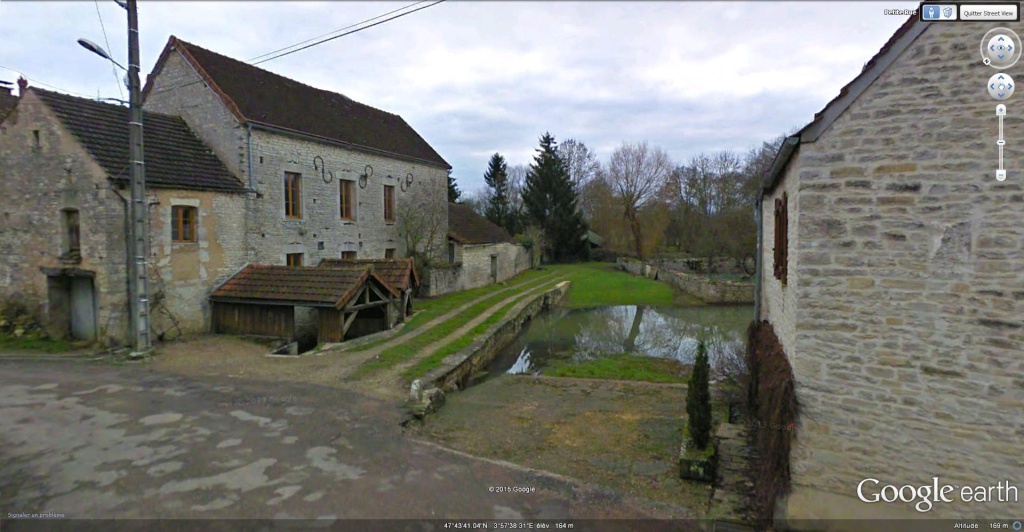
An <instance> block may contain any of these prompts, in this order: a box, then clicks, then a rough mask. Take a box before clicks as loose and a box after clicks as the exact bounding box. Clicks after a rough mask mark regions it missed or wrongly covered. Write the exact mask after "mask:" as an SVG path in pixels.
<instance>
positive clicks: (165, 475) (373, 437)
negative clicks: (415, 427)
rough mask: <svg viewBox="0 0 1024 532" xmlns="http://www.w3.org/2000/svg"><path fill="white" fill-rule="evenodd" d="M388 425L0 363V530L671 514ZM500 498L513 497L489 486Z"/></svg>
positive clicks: (293, 389) (264, 395)
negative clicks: (145, 522)
mask: <svg viewBox="0 0 1024 532" xmlns="http://www.w3.org/2000/svg"><path fill="white" fill-rule="evenodd" d="M404 418H405V416H404V412H403V411H402V410H401V407H400V405H395V404H390V403H386V402H381V401H380V400H376V399H371V398H368V397H365V396H362V395H360V394H358V393H356V392H353V391H347V390H341V389H336V388H326V387H316V386H309V385H297V384H288V383H261V382H251V381H244V382H243V381H236V380H231V381H228V382H223V381H222V382H215V381H213V380H203V379H194V378H186V377H182V376H175V375H169V374H160V373H156V372H154V371H153V370H152V369H149V368H146V367H144V366H137V365H126V366H114V365H110V364H103V363H97V362H86V361H25V360H3V359H2V358H0V531H3V532H7V531H9V530H10V531H14V530H28V529H30V526H35V527H36V528H35V529H39V530H42V529H51V528H50V527H44V528H39V525H42V524H43V523H42V522H40V521H39V520H32V519H28V518H25V517H19V516H22V515H24V514H44V513H46V512H52V513H54V514H62V515H63V516H64V518H65V519H196V518H201V519H288V518H292V519H299V518H301V519H320V521H319V522H320V523H342V522H346V521H344V520H349V519H424V520H426V519H440V520H454V519H458V520H485V519H486V520H494V519H525V520H537V519H591V518H644V517H669V516H672V515H673V514H676V510H678V509H672V508H670V507H665V506H659V505H654V504H649V503H647V502H646V501H638V500H635V499H632V500H631V499H625V498H622V497H619V496H617V495H615V494H614V493H609V492H607V491H603V490H600V489H596V488H593V487H590V486H583V485H580V484H578V483H575V482H573V481H571V480H568V479H560V478H556V477H554V476H550V475H546V474H543V473H539V472H533V471H529V470H524V469H522V468H517V467H515V466H511V465H508V464H503V463H500V462H494V461H487V460H481V459H476V458H473V457H470V456H466V455H460V454H458V453H454V452H451V451H448V450H446V449H443V448H440V447H437V446H434V445H432V444H429V443H425V442H421V441H418V440H415V439H413V438H411V437H409V436H407V435H405V433H404V430H403V428H402V427H401V425H400V423H401V421H402V420H403V419H404ZM492 488H497V490H492ZM508 488H518V489H520V490H525V492H515V493H498V492H496V491H498V490H505V489H508ZM57 521H58V520H50V521H47V523H48V524H49V525H56V523H57ZM438 523H439V522H433V525H431V526H428V527H427V528H437V527H436V526H434V525H437V524H438ZM77 528H80V527H76V529H77ZM234 528H237V527H234ZM245 528H249V527H245ZM575 529H577V530H579V529H581V527H580V526H576V527H575Z"/></svg>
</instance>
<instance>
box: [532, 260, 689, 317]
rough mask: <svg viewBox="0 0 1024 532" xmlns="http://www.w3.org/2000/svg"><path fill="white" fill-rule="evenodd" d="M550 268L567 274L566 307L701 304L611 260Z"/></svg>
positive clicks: (564, 304) (563, 304) (564, 303)
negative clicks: (617, 265) (628, 270)
mask: <svg viewBox="0 0 1024 532" xmlns="http://www.w3.org/2000/svg"><path fill="white" fill-rule="evenodd" d="M550 269H552V270H554V271H556V272H559V273H567V274H568V275H569V280H570V281H572V289H570V290H569V297H568V298H566V300H565V301H564V302H563V303H562V306H563V307H566V308H587V307H603V306H615V305H651V306H657V305H664V306H671V305H673V304H676V303H683V304H692V305H699V304H701V303H700V301H699V300H695V299H694V298H692V297H685V296H684V300H683V301H680V297H681V296H680V294H679V293H677V292H676V291H675V290H673V289H672V287H671V286H669V285H668V284H666V283H662V282H659V281H655V280H652V279H645V278H643V277H637V276H635V275H631V274H629V273H627V272H624V271H622V270H618V269H616V267H615V264H613V263H607V262H588V263H584V264H563V265H557V266H551V267H550Z"/></svg>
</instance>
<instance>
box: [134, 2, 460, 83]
mask: <svg viewBox="0 0 1024 532" xmlns="http://www.w3.org/2000/svg"><path fill="white" fill-rule="evenodd" d="M424 1H426V0H421V1H420V2H416V3H414V4H410V5H408V6H405V7H403V8H401V9H396V10H394V11H390V12H388V13H384V14H383V15H377V16H376V17H373V18H370V19H367V20H364V21H362V22H359V23H356V24H353V25H351V26H347V27H345V28H342V29H339V30H335V31H332V32H330V33H327V34H326V35H331V34H333V33H337V32H339V31H344V30H346V29H348V28H352V27H355V26H362V25H363V24H366V23H367V22H370V21H373V20H376V19H379V18H381V17H384V16H387V15H390V14H393V13H396V12H398V11H402V10H403V9H408V8H410V7H412V6H415V5H417V4H422V3H423V2H424ZM444 1H445V0H437V1H436V2H434V3H433V4H429V5H426V6H423V7H419V8H416V9H414V10H412V11H406V12H405V13H401V14H399V15H395V16H393V17H391V18H387V19H384V20H381V21H379V22H374V23H373V24H370V25H369V26H362V27H361V28H357V29H354V30H352V31H348V32H345V33H342V34H340V35H335V36H333V37H329V38H327V39H322V40H319V41H317V39H320V37H314V38H313V39H307V40H305V41H303V42H300V43H298V44H293V45H291V46H286V47H284V48H281V49H280V50H275V51H273V52H269V53H266V54H263V55H261V56H257V59H258V58H260V57H266V56H268V55H270V56H271V57H267V58H266V59H261V60H259V61H256V62H251V61H252V60H251V59H250V62H249V64H250V65H253V66H255V65H258V64H261V63H266V62H267V61H272V60H274V59H277V58H280V57H284V56H286V55H289V54H293V53H295V52H299V51H302V50H305V49H307V48H312V47H314V46H316V45H318V44H323V43H325V42H327V41H332V40H334V39H338V38H340V37H344V36H346V35H351V34H353V33H357V32H360V31H363V30H365V29H368V28H372V27H374V26H379V25H381V24H383V23H385V22H389V21H392V20H395V19H397V18H401V17H404V16H405V15H409V14H411V13H415V12H417V11H420V10H423V9H426V8H428V7H433V6H436V5H437V4H440V3H441V2H444ZM311 41H316V42H313V43H312V44H307V43H310V42H311ZM303 44H305V46H302V47H301V48H295V47H296V46H300V45H303ZM289 48H295V49H294V50H290V51H288V52H284V53H281V54H278V55H271V54H276V53H277V52H280V51H282V50H288V49H289ZM200 83H204V80H202V79H197V80H195V81H190V82H188V83H182V84H181V85H174V86H171V87H167V88H165V89H161V90H159V91H156V92H153V93H152V95H157V94H163V93H165V92H169V91H172V90H175V89H182V88H185V87H189V86H192V85H198V84H200Z"/></svg>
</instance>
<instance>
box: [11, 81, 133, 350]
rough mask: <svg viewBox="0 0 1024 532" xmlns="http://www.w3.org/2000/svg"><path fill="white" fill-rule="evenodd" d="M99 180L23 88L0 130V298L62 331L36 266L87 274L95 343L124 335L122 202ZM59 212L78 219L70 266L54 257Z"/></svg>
mask: <svg viewBox="0 0 1024 532" xmlns="http://www.w3.org/2000/svg"><path fill="white" fill-rule="evenodd" d="M36 134H38V139H39V141H38V144H37V143H36V140H35V139H36ZM105 175H106V174H105V172H104V171H103V170H102V168H100V167H99V166H98V165H97V164H96V163H95V162H94V161H93V160H92V158H91V157H90V156H89V154H88V153H86V152H85V150H84V149H83V148H82V147H81V146H80V145H79V144H78V142H77V140H75V138H74V136H73V135H72V134H71V133H70V132H69V131H68V130H66V129H65V128H64V126H63V125H62V124H61V123H60V121H59V120H57V118H56V116H54V115H53V113H52V112H51V111H50V110H49V109H48V108H47V107H46V106H45V105H44V104H43V103H42V102H41V101H40V100H39V99H38V98H37V97H36V96H35V94H33V92H32V91H31V89H30V90H28V91H26V92H25V94H24V96H23V97H22V100H21V101H20V102H19V105H18V107H17V109H16V110H15V111H13V112H12V113H11V114H10V115H8V116H7V118H6V120H5V121H4V122H3V123H2V125H0V176H2V178H0V198H3V200H2V207H0V299H5V298H17V299H20V300H22V301H24V302H26V303H28V304H29V305H30V306H32V307H33V308H34V309H35V310H36V312H37V313H38V314H39V315H40V317H42V318H43V319H47V320H49V318H53V319H54V320H55V321H56V322H60V323H64V324H65V325H66V322H67V317H66V316H57V315H56V314H57V313H60V314H64V313H66V312H67V310H68V309H67V308H57V307H56V306H54V307H53V308H51V307H50V305H51V303H50V298H49V297H48V296H49V294H48V289H47V276H46V275H45V274H44V273H43V271H42V270H41V268H75V269H79V270H84V271H87V272H92V273H93V274H94V278H93V289H94V297H95V304H96V317H97V320H96V321H97V328H98V339H99V340H100V341H101V342H104V343H119V342H121V341H123V340H125V339H126V338H127V334H128V319H127V313H128V307H127V305H128V298H127V290H128V285H127V275H126V273H125V272H126V269H127V262H126V247H125V241H126V239H125V231H126V225H125V224H126V218H125V208H126V207H125V205H126V204H125V203H124V202H123V201H122V200H121V199H120V198H119V197H118V195H117V192H116V191H115V190H114V189H113V188H112V187H111V184H110V183H109V182H108V181H107V180H106V178H105ZM121 194H123V195H124V196H127V195H128V194H129V192H128V191H127V190H124V191H121ZM64 209H77V210H78V213H79V234H80V245H81V260H80V261H78V262H65V261H62V260H61V259H60V257H61V256H62V255H63V254H64V253H65V251H67V246H68V237H67V236H66V235H67V232H66V231H65V229H64V223H63V220H62V217H63V215H62V212H61V211H62V210H64ZM51 311H52V313H53V314H54V315H53V316H51V315H50V314H51ZM51 332H52V333H58V334H60V331H56V330H51Z"/></svg>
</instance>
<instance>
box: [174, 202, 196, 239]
mask: <svg viewBox="0 0 1024 532" xmlns="http://www.w3.org/2000/svg"><path fill="white" fill-rule="evenodd" d="M186 213H188V214H190V216H182V215H184V214H186ZM185 218H190V219H189V221H191V222H192V226H191V227H190V229H191V238H185V237H184V236H183V232H184V227H185V226H184V220H185ZM198 241H199V209H197V208H196V207H194V206H192V205H171V242H172V243H174V244H195V243H196V242H198Z"/></svg>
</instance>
